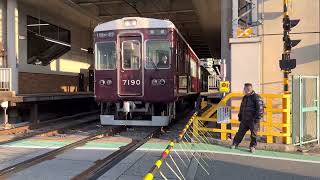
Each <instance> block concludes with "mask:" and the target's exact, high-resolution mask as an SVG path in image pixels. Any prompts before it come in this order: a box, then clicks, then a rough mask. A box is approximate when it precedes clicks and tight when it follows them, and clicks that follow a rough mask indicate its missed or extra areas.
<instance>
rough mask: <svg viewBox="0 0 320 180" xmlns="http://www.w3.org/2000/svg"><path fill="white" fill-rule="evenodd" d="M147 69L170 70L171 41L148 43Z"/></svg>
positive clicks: (150, 41) (152, 41)
mask: <svg viewBox="0 0 320 180" xmlns="http://www.w3.org/2000/svg"><path fill="white" fill-rule="evenodd" d="M146 47H147V52H146V69H168V68H170V52H171V51H170V43H169V41H161V40H149V41H147V42H146Z"/></svg>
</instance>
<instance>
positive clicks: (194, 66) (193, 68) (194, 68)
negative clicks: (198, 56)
mask: <svg viewBox="0 0 320 180" xmlns="http://www.w3.org/2000/svg"><path fill="white" fill-rule="evenodd" d="M190 71H191V76H192V77H197V63H196V62H195V60H193V59H190Z"/></svg>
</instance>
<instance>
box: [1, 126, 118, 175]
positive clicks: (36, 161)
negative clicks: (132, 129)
mask: <svg viewBox="0 0 320 180" xmlns="http://www.w3.org/2000/svg"><path fill="white" fill-rule="evenodd" d="M122 129H123V126H118V127H115V128H112V129H107V130H99V131H97V132H95V133H92V134H91V135H89V136H88V137H86V138H83V139H81V140H79V141H76V142H73V143H71V144H68V145H66V146H63V147H60V148H58V149H55V150H52V151H50V152H47V153H44V154H41V155H39V156H36V157H33V158H31V159H28V160H26V161H23V162H20V163H17V164H15V165H12V166H9V167H7V168H4V169H2V170H0V179H6V178H8V177H9V176H11V175H12V174H14V173H17V172H20V171H22V170H24V169H27V168H29V167H31V166H34V165H36V164H39V163H41V162H43V161H46V160H51V159H54V158H55V157H56V156H57V155H59V154H62V153H64V152H66V151H69V150H72V149H75V148H77V147H80V146H83V145H85V144H86V143H88V142H89V141H92V140H95V139H96V137H98V136H100V135H103V134H104V135H105V136H110V135H113V134H115V133H117V132H120V131H121V130H122Z"/></svg>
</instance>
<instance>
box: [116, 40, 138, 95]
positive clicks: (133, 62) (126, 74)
mask: <svg viewBox="0 0 320 180" xmlns="http://www.w3.org/2000/svg"><path fill="white" fill-rule="evenodd" d="M120 49H121V56H120V67H119V70H120V71H119V80H120V82H119V86H120V87H119V95H120V96H141V95H142V89H143V81H142V69H143V67H142V43H141V36H121V37H120Z"/></svg>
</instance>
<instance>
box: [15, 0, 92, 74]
mask: <svg viewBox="0 0 320 180" xmlns="http://www.w3.org/2000/svg"><path fill="white" fill-rule="evenodd" d="M27 15H30V16H33V17H36V18H39V16H40V18H41V20H44V21H47V22H49V23H52V24H54V25H57V26H60V27H62V28H65V29H68V30H70V31H71V50H70V51H69V52H68V53H66V54H65V55H63V56H62V57H60V58H59V59H57V60H54V61H52V62H51V64H50V65H48V66H36V65H31V64H27V40H26V39H25V40H22V39H20V40H19V72H30V73H44V74H61V75H74V76H77V75H78V73H79V72H80V69H88V67H89V66H90V65H91V64H93V56H92V55H88V54H87V52H84V51H81V50H80V48H88V47H92V45H91V44H90V43H91V42H90V37H92V32H90V31H89V29H87V28H84V27H80V26H77V25H74V24H70V23H69V22H67V21H64V20H63V19H62V18H56V16H54V15H51V14H48V13H46V12H45V11H40V10H39V9H36V8H33V7H30V6H27V5H24V4H22V3H19V35H20V36H25V37H27ZM79 20H80V19H79Z"/></svg>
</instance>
